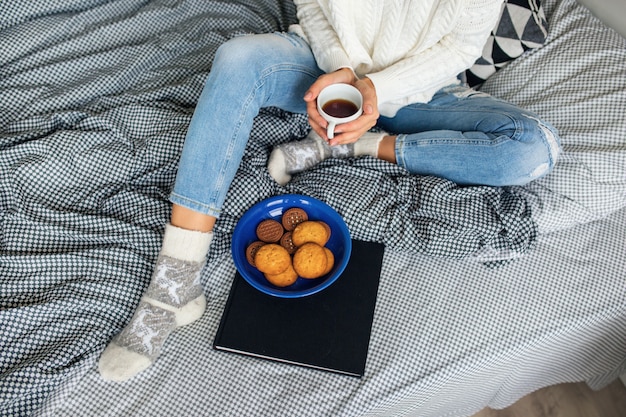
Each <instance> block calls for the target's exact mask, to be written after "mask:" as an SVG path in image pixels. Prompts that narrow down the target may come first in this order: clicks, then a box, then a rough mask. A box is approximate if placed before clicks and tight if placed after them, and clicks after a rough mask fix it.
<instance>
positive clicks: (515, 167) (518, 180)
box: [500, 114, 561, 185]
mask: <svg viewBox="0 0 626 417" xmlns="http://www.w3.org/2000/svg"><path fill="white" fill-rule="evenodd" d="M522 117H523V118H524V119H525V121H524V122H523V123H522V124H523V129H521V132H522V137H521V138H517V140H518V141H519V151H520V152H521V153H522V155H524V157H523V158H515V159H514V160H512V161H508V162H504V163H503V164H501V167H502V172H501V175H500V177H501V180H502V184H501V185H525V184H528V183H529V182H531V181H534V180H536V179H539V178H541V177H544V176H546V175H547V174H549V173H550V172H551V171H552V170H553V169H554V166H555V164H556V161H557V159H558V156H559V154H560V152H561V145H560V139H559V136H558V133H557V130H556V129H555V128H554V127H553V126H551V125H550V124H548V123H546V122H544V121H542V120H540V119H539V118H538V117H536V116H534V115H529V114H523V115H522Z"/></svg>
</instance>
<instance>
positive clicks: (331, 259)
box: [322, 246, 335, 275]
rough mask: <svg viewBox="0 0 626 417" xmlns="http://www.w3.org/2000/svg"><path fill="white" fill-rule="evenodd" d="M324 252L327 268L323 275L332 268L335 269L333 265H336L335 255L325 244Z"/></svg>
mask: <svg viewBox="0 0 626 417" xmlns="http://www.w3.org/2000/svg"><path fill="white" fill-rule="evenodd" d="M324 253H325V254H326V270H325V271H324V273H323V274H322V275H326V274H328V273H329V272H330V271H331V269H333V266H335V255H334V254H333V252H332V251H331V250H330V249H328V248H327V247H326V246H324Z"/></svg>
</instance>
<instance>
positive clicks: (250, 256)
mask: <svg viewBox="0 0 626 417" xmlns="http://www.w3.org/2000/svg"><path fill="white" fill-rule="evenodd" d="M264 245H267V243H265V242H263V241H260V240H257V241H255V242H252V243H251V244H249V245H248V247H247V248H246V259H247V260H248V262H249V263H250V265H252V266H256V265H255V264H254V255H256V252H257V251H258V250H259V248H260V247H261V246H264Z"/></svg>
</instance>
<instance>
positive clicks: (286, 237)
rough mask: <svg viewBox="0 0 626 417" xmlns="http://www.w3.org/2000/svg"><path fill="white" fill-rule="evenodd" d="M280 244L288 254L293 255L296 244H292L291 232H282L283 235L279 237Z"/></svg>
mask: <svg viewBox="0 0 626 417" xmlns="http://www.w3.org/2000/svg"><path fill="white" fill-rule="evenodd" d="M280 246H282V247H283V248H285V249H287V252H289V255H293V254H294V252H295V251H296V249H298V248H297V247H296V245H294V244H293V239H292V238H291V232H285V234H283V237H281V238H280Z"/></svg>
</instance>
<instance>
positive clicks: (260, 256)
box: [254, 243, 291, 274]
mask: <svg viewBox="0 0 626 417" xmlns="http://www.w3.org/2000/svg"><path fill="white" fill-rule="evenodd" d="M254 265H255V266H256V268H257V269H258V270H259V271H261V272H263V273H266V274H280V273H281V272H284V271H285V270H286V269H287V268H288V267H289V266H290V265H291V256H289V253H288V252H287V249H285V248H283V247H282V246H280V245H278V244H276V243H268V244H267V245H263V246H261V247H260V248H259V249H258V250H257V251H256V255H254Z"/></svg>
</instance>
